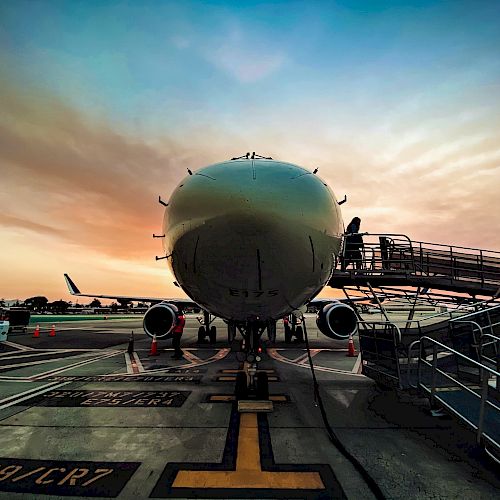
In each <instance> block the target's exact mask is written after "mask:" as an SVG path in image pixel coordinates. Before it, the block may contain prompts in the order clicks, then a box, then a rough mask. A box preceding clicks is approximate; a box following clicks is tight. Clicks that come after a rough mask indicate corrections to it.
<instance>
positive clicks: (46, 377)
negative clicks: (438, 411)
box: [0, 315, 500, 499]
mask: <svg viewBox="0 0 500 500" xmlns="http://www.w3.org/2000/svg"><path fill="white" fill-rule="evenodd" d="M214 324H216V326H217V328H218V340H217V343H216V344H214V345H211V344H208V343H207V344H201V345H198V344H197V343H196V339H197V329H198V326H199V324H198V322H197V320H196V318H195V316H194V315H188V318H187V323H186V329H185V332H184V335H183V339H182V344H183V349H184V357H183V359H181V360H178V361H177V360H173V359H172V358H171V355H172V353H173V351H172V348H171V345H170V344H171V342H170V341H169V340H167V341H161V340H160V341H159V351H160V354H159V356H154V357H153V356H149V355H148V354H149V351H150V344H151V339H150V338H149V337H147V336H146V335H145V334H144V333H143V331H142V326H141V319H139V318H137V319H135V318H133V319H116V320H114V319H109V320H107V321H102V320H101V321H93V320H86V321H79V322H75V321H72V322H66V323H57V324H56V336H55V337H49V336H48V334H49V330H50V325H48V324H44V325H42V330H41V336H40V338H33V336H32V335H33V327H30V328H29V329H28V332H27V333H25V334H23V333H19V334H13V335H10V336H9V339H8V342H6V343H4V344H3V345H1V347H0V349H2V350H1V351H0V382H1V383H0V447H1V450H2V451H1V452H0V499H3V498H6V499H21V498H23V499H39V498H43V499H59V498H68V496H73V497H80V498H119V499H132V498H134V499H138V498H233V499H237V498H253V499H259V498H280V499H289V498H304V499H316V498H318V499H319V498H321V499H330V498H349V499H351V498H352V499H359V498H363V499H370V498H374V495H373V493H372V492H371V491H370V490H369V488H368V487H367V485H366V483H365V481H364V480H363V478H362V477H361V475H360V474H359V472H358V471H357V470H356V469H355V468H354V466H353V465H352V463H351V462H350V461H349V460H348V459H347V458H346V457H345V456H344V455H343V454H342V453H341V452H340V451H339V450H338V449H337V447H336V446H334V445H333V444H332V443H331V441H330V440H329V437H328V434H327V433H326V431H325V428H324V425H323V421H322V418H321V414H320V411H319V408H318V406H317V403H316V402H315V398H314V394H313V388H312V381H311V372H310V369H309V365H308V359H307V353H306V351H305V347H304V345H303V344H285V343H284V335H283V328H282V325H279V327H278V332H277V339H278V340H277V342H276V344H274V345H271V344H270V343H269V342H266V346H265V351H264V353H263V358H264V359H263V361H262V363H261V364H260V369H262V370H266V371H267V373H268V376H269V379H270V394H271V400H272V401H273V405H274V410H273V412H271V413H267V414H262V413H260V414H256V413H245V414H240V413H238V412H237V409H236V403H235V402H234V401H233V399H234V398H233V393H234V381H235V378H236V373H237V371H238V370H239V369H240V368H241V361H242V360H241V359H240V358H239V356H238V354H237V353H236V352H233V351H231V349H230V347H229V346H228V343H227V330H226V326H225V324H224V323H223V322H222V321H220V320H216V322H215V323H214ZM307 326H308V332H309V339H310V344H311V355H312V357H313V361H314V364H315V368H316V376H317V378H318V382H319V384H320V391H321V394H322V398H323V401H324V404H325V408H326V413H327V416H328V419H329V422H330V424H331V426H332V428H333V429H334V431H335V433H336V435H337V436H338V438H339V440H340V441H341V443H342V444H343V445H344V446H345V448H346V449H347V450H348V451H349V453H351V454H352V455H353V456H355V457H356V459H357V460H358V461H359V462H360V463H361V465H362V466H363V468H364V469H365V470H366V471H367V472H368V474H369V475H370V476H371V477H372V478H373V480H374V481H375V482H376V483H377V484H378V486H379V487H380V489H381V490H382V492H383V495H384V497H385V498H388V499H399V498H406V499H412V498H415V499H417V498H418V499H424V498H425V499H429V498H432V499H455V498H461V499H469V498H470V499H478V498H484V499H489V498H499V496H500V478H499V474H498V468H497V466H496V465H495V464H494V463H492V462H490V461H489V460H488V459H487V458H486V457H485V456H484V455H483V454H482V453H481V451H480V450H479V448H478V447H477V446H476V444H475V437H474V434H473V433H472V432H470V431H469V430H468V429H467V428H465V427H464V426H462V425H461V424H460V423H459V422H457V421H455V420H454V419H452V418H450V417H440V418H438V417H433V416H431V414H430V412H429V411H428V409H429V406H428V403H427V400H426V399H423V398H419V397H416V396H409V395H406V394H398V393H396V392H395V391H393V390H385V389H383V388H380V387H378V386H377V385H376V384H375V383H374V382H373V381H372V380H370V379H368V378H366V377H364V376H363V375H362V374H361V373H360V372H361V368H362V366H361V359H360V357H359V356H358V357H347V356H346V354H347V343H346V342H340V341H334V340H331V339H329V338H327V337H325V336H323V335H322V334H321V333H320V332H318V330H317V329H316V326H315V323H314V317H313V316H312V315H310V316H308V318H307ZM132 331H133V332H134V337H135V342H134V353H133V354H129V353H128V352H127V348H128V341H129V338H130V334H131V332H132ZM264 338H266V336H265V334H264ZM355 344H356V349H357V342H356V339H355Z"/></svg>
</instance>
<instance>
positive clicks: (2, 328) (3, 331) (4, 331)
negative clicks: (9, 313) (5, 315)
mask: <svg viewBox="0 0 500 500" xmlns="http://www.w3.org/2000/svg"><path fill="white" fill-rule="evenodd" d="M8 333H9V322H8V321H7V320H0V342H5V341H6V340H7V335H8Z"/></svg>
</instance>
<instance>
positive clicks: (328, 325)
mask: <svg viewBox="0 0 500 500" xmlns="http://www.w3.org/2000/svg"><path fill="white" fill-rule="evenodd" d="M316 324H317V325H318V328H319V329H320V331H321V333H323V334H324V335H326V336H327V337H330V338H331V339H336V340H347V339H348V338H349V336H350V335H354V334H355V333H356V329H357V326H358V319H357V317H356V314H355V313H354V310H353V308H352V307H349V306H348V305H346V304H343V303H342V302H337V301H335V302H330V303H329V304H327V305H326V306H324V307H323V309H320V310H319V311H318V314H317V316H316Z"/></svg>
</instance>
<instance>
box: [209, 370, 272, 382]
mask: <svg viewBox="0 0 500 500" xmlns="http://www.w3.org/2000/svg"><path fill="white" fill-rule="evenodd" d="M258 371H259V372H260V370H258ZM215 380H216V381H217V382H235V381H236V375H220V376H218V377H216V378H215ZM267 380H268V381H269V382H279V378H278V377H277V376H276V375H269V376H268V377H267Z"/></svg>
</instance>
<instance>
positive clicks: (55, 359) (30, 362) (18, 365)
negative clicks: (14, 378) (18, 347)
mask: <svg viewBox="0 0 500 500" xmlns="http://www.w3.org/2000/svg"><path fill="white" fill-rule="evenodd" d="M78 357H80V356H70V357H69V358H52V359H42V360H40V361H29V362H27V363H16V364H13V365H1V366H0V369H1V370H12V369H14V368H22V367H23V366H33V365H44V364H48V363H55V362H56V361H64V360H65V359H73V358H78Z"/></svg>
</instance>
